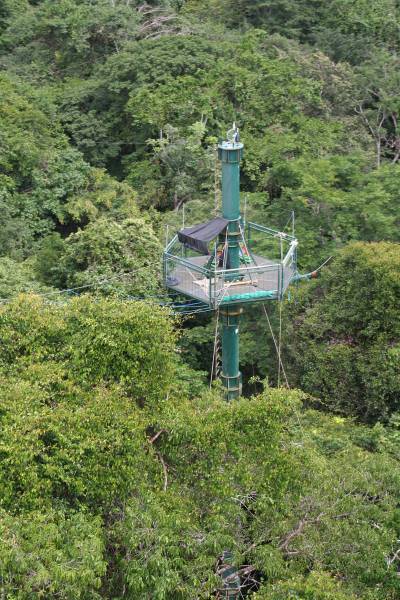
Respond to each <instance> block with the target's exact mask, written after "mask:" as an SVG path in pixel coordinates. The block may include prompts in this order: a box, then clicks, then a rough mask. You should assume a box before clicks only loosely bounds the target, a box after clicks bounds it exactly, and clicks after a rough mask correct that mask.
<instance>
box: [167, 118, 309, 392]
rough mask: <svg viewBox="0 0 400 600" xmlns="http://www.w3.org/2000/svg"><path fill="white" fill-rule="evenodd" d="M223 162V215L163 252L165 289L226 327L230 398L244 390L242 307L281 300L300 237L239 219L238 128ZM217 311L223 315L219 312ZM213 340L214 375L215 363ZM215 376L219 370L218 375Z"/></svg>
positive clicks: (294, 275) (225, 146) (225, 375)
mask: <svg viewBox="0 0 400 600" xmlns="http://www.w3.org/2000/svg"><path fill="white" fill-rule="evenodd" d="M218 157H219V160H220V161H221V164H222V215H220V216H217V217H214V218H213V219H211V220H210V221H207V222H205V223H197V224H196V225H192V226H191V227H186V228H183V229H181V230H179V231H177V233H176V235H175V236H174V237H173V239H172V240H170V241H168V242H167V245H166V247H165V250H164V254H163V269H164V282H165V286H166V287H167V288H168V289H169V290H170V291H171V293H174V294H177V295H178V297H179V295H180V296H184V297H185V298H187V299H188V302H187V304H186V305H185V306H186V307H187V310H190V311H191V312H192V313H194V314H196V313H202V312H203V313H204V312H208V311H210V312H211V311H217V314H219V315H220V319H219V322H220V324H221V327H222V335H221V338H222V339H221V341H222V373H221V379H222V382H223V385H224V387H225V390H226V398H227V400H229V401H231V400H234V399H235V398H238V397H239V396H240V395H241V391H242V376H241V373H240V370H239V324H240V315H241V313H242V310H243V307H244V306H246V305H249V304H251V305H253V304H254V303H257V302H267V301H280V300H282V298H283V296H284V294H285V292H286V290H287V289H288V287H289V285H290V284H291V282H292V281H295V280H296V279H299V278H305V277H308V276H309V275H311V274H308V275H305V276H302V275H300V274H299V273H298V271H297V244H298V242H297V239H296V238H295V237H294V235H289V234H287V233H285V232H283V231H277V230H275V229H271V228H270V227H265V226H264V225H260V224H258V223H252V222H250V221H249V222H244V221H242V219H241V215H240V161H241V159H242V157H243V144H242V143H240V141H239V132H238V130H237V129H236V127H235V125H234V126H233V128H232V129H231V130H230V131H229V132H228V135H227V140H226V141H224V142H221V143H220V144H219V145H218ZM218 311H219V313H218ZM216 342H217V338H215V342H214V356H213V365H212V374H211V377H212V376H213V374H214V365H215V364H216V348H217V343H216ZM215 372H216V371H215Z"/></svg>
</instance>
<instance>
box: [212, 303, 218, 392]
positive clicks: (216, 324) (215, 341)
mask: <svg viewBox="0 0 400 600" xmlns="http://www.w3.org/2000/svg"><path fill="white" fill-rule="evenodd" d="M218 321H219V308H218V309H217V318H216V320H215V334H214V350H213V357H212V363H211V375H210V389H211V385H212V381H213V377H214V371H215V370H216V365H215V361H216V353H217V339H218Z"/></svg>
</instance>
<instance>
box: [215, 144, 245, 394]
mask: <svg viewBox="0 0 400 600" xmlns="http://www.w3.org/2000/svg"><path fill="white" fill-rule="evenodd" d="M218 155H219V159H220V160H221V161H222V216H223V217H224V219H227V220H228V221H229V224H228V232H227V242H228V255H227V267H228V268H229V269H239V267H240V225H239V219H240V160H241V158H242V156H243V144H240V143H239V142H235V141H227V142H222V143H221V144H220V145H219V146H218ZM238 277H239V273H235V271H230V272H229V275H228V276H227V277H226V278H225V279H226V280H227V281H228V284H229V282H230V281H232V280H233V281H234V280H235V279H237V278H238ZM241 312H242V309H241V307H240V306H238V305H227V306H224V308H222V309H221V313H220V314H221V321H222V376H221V377H222V382H223V385H224V387H225V390H226V399H227V400H228V401H231V400H234V399H235V398H238V397H239V396H240V395H241V393H242V376H241V373H240V371H239V320H240V313H241Z"/></svg>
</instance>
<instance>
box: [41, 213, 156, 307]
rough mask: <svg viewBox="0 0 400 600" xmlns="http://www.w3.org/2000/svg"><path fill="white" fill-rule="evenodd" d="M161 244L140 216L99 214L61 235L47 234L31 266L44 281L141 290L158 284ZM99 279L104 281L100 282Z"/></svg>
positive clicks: (127, 291)
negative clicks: (116, 218)
mask: <svg viewBox="0 0 400 600" xmlns="http://www.w3.org/2000/svg"><path fill="white" fill-rule="evenodd" d="M161 252H162V247H161V244H160V243H159V241H158V239H157V238H156V236H155V234H154V232H153V229H152V227H151V225H149V224H148V223H146V222H145V221H144V220H143V219H141V218H136V219H135V218H131V219H125V220H122V221H121V222H119V223H118V222H116V221H113V220H110V219H107V218H99V219H97V220H96V221H94V222H93V223H90V224H89V225H88V226H87V227H86V228H85V229H83V230H79V231H78V232H77V233H73V234H71V235H70V236H69V237H68V238H67V239H66V240H65V241H62V240H61V239H60V238H59V237H58V236H55V235H53V236H50V237H48V238H46V239H45V240H44V242H43V245H42V249H41V250H40V251H39V252H38V255H37V262H36V269H37V272H38V274H39V276H41V278H42V279H43V281H45V282H47V283H51V284H53V285H58V286H60V287H64V288H80V287H81V286H83V289H90V291H96V290H99V291H100V292H101V293H103V294H113V295H120V296H123V297H126V296H127V295H135V296H138V295H140V296H147V295H151V294H154V293H155V292H157V291H158V289H159V286H160V276H159V271H160V267H159V265H160V256H161ZM104 282H105V283H104Z"/></svg>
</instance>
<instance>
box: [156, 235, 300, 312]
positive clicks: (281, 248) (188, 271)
mask: <svg viewBox="0 0 400 600" xmlns="http://www.w3.org/2000/svg"><path fill="white" fill-rule="evenodd" d="M245 242H246V247H247V248H248V250H249V253H250V259H251V260H253V264H244V265H241V266H240V267H239V268H235V269H226V268H219V267H218V266H217V267H216V266H215V265H216V262H217V261H214V265H213V266H212V267H211V268H210V267H209V266H208V265H209V264H210V263H209V259H210V256H199V255H198V254H197V255H196V254H195V253H193V255H192V256H188V255H187V254H188V253H187V252H184V251H183V248H182V246H181V244H180V243H179V241H178V237H177V236H175V237H174V238H173V239H172V240H171V241H170V242H169V243H168V245H167V247H166V249H165V252H164V260H163V270H164V281H165V284H166V286H167V287H168V288H171V289H173V290H175V291H176V292H177V293H181V294H182V295H184V296H189V297H191V298H194V299H196V300H201V301H202V302H205V303H207V304H209V305H210V306H211V307H212V308H217V307H218V306H220V305H222V304H228V303H229V304H235V303H237V304H239V303H244V302H257V301H261V300H267V299H281V298H282V297H283V295H284V293H285V291H286V289H287V287H288V285H289V283H290V281H291V279H292V278H293V277H294V275H295V274H296V272H297V240H296V238H294V237H293V236H291V235H288V234H285V233H281V232H278V231H275V230H273V229H270V228H268V227H264V226H262V225H258V224H256V223H248V224H247V226H246V236H245ZM185 254H186V256H185ZM254 263H257V264H254ZM260 263H261V264H260Z"/></svg>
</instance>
